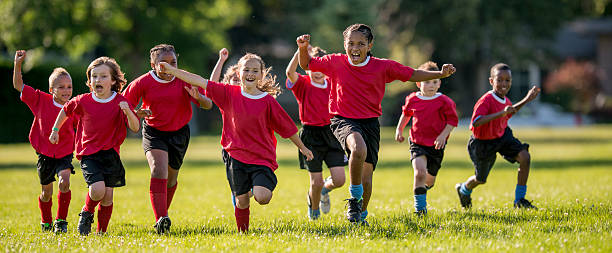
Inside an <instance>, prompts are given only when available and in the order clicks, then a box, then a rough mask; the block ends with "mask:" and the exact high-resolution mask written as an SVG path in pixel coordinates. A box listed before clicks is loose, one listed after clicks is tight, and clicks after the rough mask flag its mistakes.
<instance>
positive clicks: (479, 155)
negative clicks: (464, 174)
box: [455, 63, 540, 208]
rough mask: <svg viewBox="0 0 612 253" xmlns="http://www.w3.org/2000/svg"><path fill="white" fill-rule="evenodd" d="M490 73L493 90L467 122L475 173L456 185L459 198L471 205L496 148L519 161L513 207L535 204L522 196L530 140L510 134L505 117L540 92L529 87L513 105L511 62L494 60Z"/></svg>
mask: <svg viewBox="0 0 612 253" xmlns="http://www.w3.org/2000/svg"><path fill="white" fill-rule="evenodd" d="M490 74H491V77H489V83H490V84H491V86H493V90H491V91H489V92H487V93H485V94H484V95H483V96H482V97H480V99H479V100H478V102H476V105H475V106H474V113H473V114H472V121H471V124H470V130H472V133H473V135H472V136H471V137H470V140H469V142H468V152H469V154H470V158H471V159H472V163H473V164H474V167H475V168H476V173H475V175H473V176H471V177H470V178H468V179H467V181H466V182H464V183H458V184H457V185H455V189H456V190H457V194H458V195H459V201H460V202H461V206H462V207H464V208H470V207H472V197H471V194H472V190H473V189H474V188H476V186H478V185H480V184H484V183H486V182H487V177H488V176H489V172H490V171H491V168H492V167H493V164H494V163H495V158H496V157H497V153H498V152H499V153H500V154H501V155H502V156H503V157H504V158H505V159H506V160H508V161H509V162H511V163H515V162H518V163H519V169H518V178H517V184H516V189H515V192H514V207H516V208H536V207H535V206H534V205H532V204H531V202H529V201H528V200H526V199H525V194H526V192H527V178H528V177H529V167H530V163H531V156H530V155H529V144H527V143H521V141H519V140H518V139H517V138H515V137H514V135H512V129H510V127H509V126H508V120H509V119H510V118H511V117H512V116H513V115H514V114H515V113H516V112H518V111H519V110H520V109H521V108H522V107H523V106H524V105H525V104H527V103H529V102H531V101H532V100H534V99H535V98H536V97H537V96H538V94H539V93H540V88H537V87H535V86H534V87H532V88H531V89H530V90H529V92H528V93H527V95H526V96H525V98H523V100H521V101H520V102H518V103H516V104H514V105H512V102H510V99H508V97H506V94H508V91H509V90H510V87H511V86H512V72H511V71H510V66H508V65H506V64H504V63H498V64H495V65H494V66H493V67H492V68H491V73H490Z"/></svg>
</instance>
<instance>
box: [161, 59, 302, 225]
mask: <svg viewBox="0 0 612 253" xmlns="http://www.w3.org/2000/svg"><path fill="white" fill-rule="evenodd" d="M160 66H161V68H162V69H163V71H164V72H165V73H169V74H172V75H174V76H176V77H178V78H180V79H183V80H185V81H186V82H188V83H190V84H192V85H196V86H200V87H202V88H204V89H206V94H207V95H208V96H210V98H211V99H212V100H213V102H214V103H215V104H216V105H217V106H219V109H220V110H221V115H222V118H223V133H222V135H221V145H222V146H223V150H222V154H223V161H224V162H225V166H226V174H227V180H228V182H229V184H230V188H231V189H232V192H233V194H234V196H235V198H236V205H235V206H234V215H235V217H236V225H237V227H238V231H240V232H246V231H247V230H248V228H249V216H250V211H249V192H251V191H252V193H253V196H254V197H255V201H257V202H258V203H259V204H261V205H265V204H268V203H269V202H270V200H271V199H272V191H273V190H274V188H275V187H276V183H277V180H276V175H274V171H275V170H276V169H277V168H278V163H277V162H276V137H275V136H274V132H276V133H278V134H279V135H280V136H281V137H283V138H289V139H290V140H291V141H292V142H293V143H294V144H295V145H296V146H297V147H298V148H299V149H300V151H301V152H302V153H303V154H304V155H306V157H307V159H308V160H311V159H312V157H313V155H312V152H311V151H310V150H309V149H308V148H306V146H304V144H303V143H302V141H301V140H300V138H299V137H298V135H297V127H296V126H295V124H294V123H293V121H292V120H291V118H290V117H289V115H287V112H285V110H283V108H282V107H281V106H280V104H278V102H277V101H276V100H275V99H274V97H275V96H276V95H278V94H279V93H280V87H279V86H278V84H277V83H276V81H275V79H276V78H275V77H273V76H272V75H271V74H270V68H266V67H265V65H264V62H263V60H261V58H260V57H259V56H257V55H254V54H249V53H247V54H246V55H245V56H243V57H242V58H240V60H239V61H238V66H239V67H238V69H239V72H238V74H239V76H240V86H236V85H230V84H220V83H216V82H213V81H209V80H206V79H204V78H202V77H201V76H199V75H196V74H192V73H189V72H187V71H184V70H181V69H177V68H175V67H174V66H171V65H170V64H167V63H165V62H161V63H160Z"/></svg>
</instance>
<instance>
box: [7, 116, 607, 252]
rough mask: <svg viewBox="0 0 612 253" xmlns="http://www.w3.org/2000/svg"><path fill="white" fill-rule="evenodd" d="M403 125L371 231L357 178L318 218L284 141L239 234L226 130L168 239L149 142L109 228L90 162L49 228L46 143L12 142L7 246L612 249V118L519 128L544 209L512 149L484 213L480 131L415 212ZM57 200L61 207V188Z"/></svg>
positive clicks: (457, 147)
mask: <svg viewBox="0 0 612 253" xmlns="http://www.w3.org/2000/svg"><path fill="white" fill-rule="evenodd" d="M393 130H394V129H391V128H386V129H383V132H382V138H383V140H382V143H381V152H380V163H379V165H378V168H377V171H376V172H375V174H374V190H373V197H372V201H371V202H370V207H369V208H368V209H369V213H370V216H369V217H368V220H369V222H370V226H369V227H360V226H357V227H356V226H352V225H350V224H348V222H347V221H345V220H344V218H343V211H344V210H345V209H344V203H345V202H344V201H343V200H344V199H345V198H347V197H348V190H347V187H346V186H344V187H343V188H341V189H339V190H337V191H333V192H332V193H331V200H332V211H331V212H330V214H327V215H323V216H322V218H321V219H320V220H318V221H314V222H313V221H309V220H308V219H307V218H306V210H307V208H306V192H307V187H308V176H307V173H306V172H305V171H300V170H299V169H297V159H296V154H297V149H296V148H295V147H293V146H292V145H291V144H290V143H289V142H288V141H286V140H279V147H278V160H279V164H280V168H279V170H277V172H276V174H277V177H278V186H277V188H276V190H275V191H274V198H273V199H272V201H271V203H270V204H269V205H267V206H259V205H257V204H253V202H252V206H251V230H250V233H249V234H246V235H240V234H237V233H236V226H235V223H234V216H233V209H232V207H231V201H230V197H229V196H230V193H229V186H228V184H227V181H226V178H225V168H224V165H223V162H222V161H221V156H220V145H219V143H218V141H219V139H218V138H219V137H217V136H211V137H196V138H192V142H191V144H190V147H189V151H188V153H187V156H186V162H185V164H184V166H183V168H182V169H181V174H180V176H179V188H178V190H177V193H176V196H175V198H174V201H173V203H172V206H171V208H170V211H169V215H170V217H171V219H172V224H173V226H172V232H171V233H170V234H169V235H164V236H159V235H157V234H155V233H154V231H153V228H152V225H153V223H154V218H153V212H152V209H151V204H150V201H149V193H148V192H149V188H148V187H149V169H148V167H147V163H146V160H145V158H144V155H143V154H142V149H141V148H140V140H139V139H128V140H127V141H126V143H125V144H124V145H123V146H122V160H123V162H124V165H125V167H126V170H127V186H126V187H123V188H119V189H117V190H116V191H115V202H114V203H115V204H114V210H113V216H112V219H111V223H110V226H109V231H108V233H107V234H105V235H103V236H100V235H90V236H89V237H82V236H79V235H78V233H77V232H76V229H75V227H76V223H77V220H78V215H77V214H78V212H79V211H80V209H81V207H82V205H83V203H84V199H85V194H86V190H87V188H86V185H85V183H84V181H83V176H82V174H81V172H80V169H77V174H76V175H74V176H73V177H72V178H71V181H72V186H71V189H72V202H71V206H70V211H69V217H68V222H69V233H68V234H66V235H54V234H51V233H42V232H40V225H39V222H40V214H39V210H38V206H37V201H36V198H37V195H38V194H39V193H40V186H39V183H38V177H37V174H36V169H35V166H36V156H35V154H34V151H33V150H32V148H31V147H30V146H29V144H28V143H26V144H14V145H0V178H2V181H3V183H2V184H3V187H2V191H1V192H2V194H0V251H23V252H30V251H45V252H46V251H104V252H114V251H159V250H162V251H177V250H178V251H209V250H213V251H256V252H270V251H302V252H311V251H314V252H347V251H368V252H369V251H374V252H393V251H413V252H414V251H422V252H428V251H465V250H476V251H483V250H485V251H521V252H524V251H527V252H532V251H543V252H550V251H555V252H566V251H570V252H575V251H588V252H612V126H594V127H582V128H577V129H576V128H537V129H536V128H516V129H514V133H515V135H516V136H517V137H518V138H519V139H521V140H522V141H524V142H528V143H529V144H530V145H531V147H530V151H531V157H532V170H531V175H530V178H529V183H528V185H529V188H528V191H527V198H528V199H530V200H533V203H534V204H535V205H537V206H538V207H539V210H537V211H522V210H515V209H514V208H512V205H511V204H512V200H513V198H514V186H515V184H516V167H517V166H516V165H513V164H509V163H508V162H506V161H505V160H503V159H502V158H501V157H498V160H497V164H496V166H495V167H494V169H493V171H492V172H491V175H490V177H489V180H488V183H487V184H486V185H484V186H481V187H479V188H477V189H476V190H475V191H474V193H473V195H472V196H473V198H474V201H473V204H474V207H473V208H472V210H470V211H464V210H462V209H461V208H460V207H459V201H458V198H457V195H456V192H455V190H454V188H453V187H454V185H455V183H457V182H460V181H464V180H465V179H466V178H467V177H469V176H470V175H472V174H473V168H472V165H471V162H470V160H469V157H468V154H467V151H466V143H467V139H468V136H469V132H468V131H467V130H466V129H458V130H456V131H455V132H454V133H453V134H452V135H451V138H450V140H449V144H448V147H447V149H446V154H445V158H444V162H443V165H442V169H441V171H440V173H439V176H438V181H437V182H436V186H435V188H434V189H432V190H431V191H429V193H428V204H429V214H428V216H427V217H425V218H418V217H416V216H415V215H413V214H412V212H413V195H412V190H411V189H412V175H413V173H412V168H411V167H410V162H409V161H410V159H409V158H410V155H409V152H408V145H407V144H405V143H404V144H397V143H395V142H393V140H392V138H393ZM75 166H76V168H79V167H78V164H77V163H75ZM327 174H328V172H325V174H324V175H327ZM55 191H56V192H57V187H56V188H55ZM54 195H55V193H54ZM53 201H54V206H53V213H54V215H55V210H56V208H57V204H56V203H57V198H56V197H55V196H54V199H53Z"/></svg>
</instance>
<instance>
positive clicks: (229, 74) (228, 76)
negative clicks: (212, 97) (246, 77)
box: [221, 64, 238, 83]
mask: <svg viewBox="0 0 612 253" xmlns="http://www.w3.org/2000/svg"><path fill="white" fill-rule="evenodd" d="M235 75H238V64H235V65H232V66H229V67H228V68H227V70H226V71H225V75H223V80H222V81H221V82H222V83H231V81H232V78H233V77H234V76H235Z"/></svg>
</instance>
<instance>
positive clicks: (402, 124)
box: [395, 113, 410, 142]
mask: <svg viewBox="0 0 612 253" xmlns="http://www.w3.org/2000/svg"><path fill="white" fill-rule="evenodd" d="M409 121H410V117H406V116H404V114H403V113H402V116H400V118H399V121H398V122H397V128H396V129H395V140H396V141H398V142H404V128H406V125H408V122H409Z"/></svg>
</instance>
